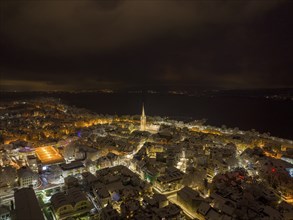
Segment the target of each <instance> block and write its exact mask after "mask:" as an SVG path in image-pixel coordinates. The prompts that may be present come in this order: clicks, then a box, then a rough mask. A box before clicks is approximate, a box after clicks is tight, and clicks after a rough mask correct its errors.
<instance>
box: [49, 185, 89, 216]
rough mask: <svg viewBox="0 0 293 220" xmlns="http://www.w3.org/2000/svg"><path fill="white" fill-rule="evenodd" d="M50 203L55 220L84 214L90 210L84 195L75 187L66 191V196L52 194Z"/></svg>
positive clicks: (60, 193)
mask: <svg viewBox="0 0 293 220" xmlns="http://www.w3.org/2000/svg"><path fill="white" fill-rule="evenodd" d="M50 201H51V204H52V207H53V210H54V213H55V215H56V218H57V219H66V218H69V217H73V216H79V215H82V214H86V213H88V212H89V211H90V209H91V208H92V204H91V203H90V201H89V200H88V199H87V197H86V196H85V194H84V193H83V192H82V191H81V190H80V189H78V188H76V187H73V188H70V189H68V190H67V193H66V194H65V193H63V192H59V193H56V194H54V195H53V196H52V197H51V199H50Z"/></svg>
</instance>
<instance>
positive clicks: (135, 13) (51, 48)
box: [0, 0, 293, 89]
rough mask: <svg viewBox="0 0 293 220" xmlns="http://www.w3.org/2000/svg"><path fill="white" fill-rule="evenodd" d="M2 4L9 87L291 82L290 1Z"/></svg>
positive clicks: (4, 83) (102, 0)
mask: <svg viewBox="0 0 293 220" xmlns="http://www.w3.org/2000/svg"><path fill="white" fill-rule="evenodd" d="M0 4H1V14H2V19H1V30H0V34H1V39H2V40H1V44H0V49H1V53H2V55H3V56H4V58H3V59H2V60H1V61H0V65H1V70H2V71H1V82H2V83H1V84H2V87H3V86H5V88H6V87H9V86H8V84H9V83H10V84H9V85H11V86H12V85H13V83H12V82H15V85H20V84H24V85H28V84H29V83H28V81H29V82H31V83H35V84H34V85H38V86H39V87H41V86H40V85H43V86H44V88H46V89H51V88H53V87H54V86H55V87H56V88H58V89H59V88H62V86H63V87H64V88H82V87H91V88H95V87H107V86H109V87H121V86H125V85H136V84H138V85H147V84H157V85H160V84H178V85H179V84H180V85H187V84H192V85H195V86H202V87H205V86H206V87H224V88H226V87H235V88H245V87H277V86H292V85H293V83H292V77H290V74H291V72H292V67H291V65H290V57H292V41H291V40H290V39H292V29H291V28H290V27H291V25H292V15H291V14H290V12H291V11H292V6H293V4H292V2H291V1H265V2H264V1H216V0H215V1H199V0H197V1H179V0H177V1H165V0H162V1H159V0H158V1H149V0H145V1H143V0H142V1H127V0H117V1H114V0H110V1H106V0H99V1H87V0H86V1H74V0H73V1H68V0H63V1H8V0H7V1H1V3H0ZM276 76H278V79H277V80H274V78H276ZM21 80H23V81H22V83H21ZM16 82H17V83H16ZM45 85H46V86H45ZM39 87H38V88H39ZM22 88H23V87H22Z"/></svg>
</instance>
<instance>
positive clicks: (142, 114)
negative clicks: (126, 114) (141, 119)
mask: <svg viewBox="0 0 293 220" xmlns="http://www.w3.org/2000/svg"><path fill="white" fill-rule="evenodd" d="M141 116H145V112H144V103H142V113H141Z"/></svg>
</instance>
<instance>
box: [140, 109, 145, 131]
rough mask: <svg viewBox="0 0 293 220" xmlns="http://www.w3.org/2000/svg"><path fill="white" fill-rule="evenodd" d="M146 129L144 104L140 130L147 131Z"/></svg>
mask: <svg viewBox="0 0 293 220" xmlns="http://www.w3.org/2000/svg"><path fill="white" fill-rule="evenodd" d="M145 129H146V116H145V112H144V104H142V113H141V116H140V130H141V131H145Z"/></svg>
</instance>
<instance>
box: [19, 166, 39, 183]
mask: <svg viewBox="0 0 293 220" xmlns="http://www.w3.org/2000/svg"><path fill="white" fill-rule="evenodd" d="M17 176H18V181H19V185H20V187H29V186H30V185H32V186H36V185H37V183H38V175H37V174H36V173H34V172H33V171H32V170H31V169H30V168H29V167H21V168H20V169H18V170H17Z"/></svg>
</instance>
